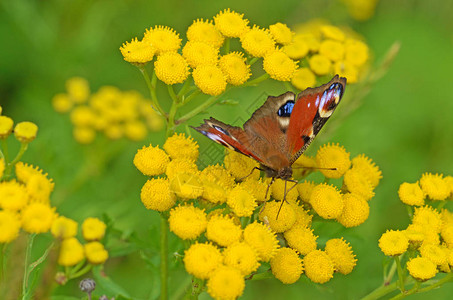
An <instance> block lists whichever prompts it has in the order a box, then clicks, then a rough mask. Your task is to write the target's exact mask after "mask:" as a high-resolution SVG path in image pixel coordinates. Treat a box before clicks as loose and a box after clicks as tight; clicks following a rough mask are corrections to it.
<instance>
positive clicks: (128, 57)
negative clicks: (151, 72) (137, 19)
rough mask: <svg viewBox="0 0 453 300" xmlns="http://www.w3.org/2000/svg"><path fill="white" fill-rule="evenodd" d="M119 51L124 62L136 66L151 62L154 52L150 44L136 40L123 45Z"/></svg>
mask: <svg viewBox="0 0 453 300" xmlns="http://www.w3.org/2000/svg"><path fill="white" fill-rule="evenodd" d="M120 51H121V54H122V55H123V58H124V60H125V61H127V62H130V63H137V64H144V63H147V62H149V61H152V60H153V58H154V54H155V52H156V50H155V49H154V47H153V46H152V45H151V43H149V42H144V41H138V40H137V38H134V39H132V41H131V42H126V43H123V45H122V46H121V47H120Z"/></svg>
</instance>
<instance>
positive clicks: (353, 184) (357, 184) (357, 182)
mask: <svg viewBox="0 0 453 300" xmlns="http://www.w3.org/2000/svg"><path fill="white" fill-rule="evenodd" d="M343 184H344V185H345V186H346V188H347V190H348V191H349V192H351V193H354V194H357V195H359V196H361V197H362V198H363V199H365V200H367V201H368V200H370V199H371V198H373V197H374V192H373V186H372V185H371V183H370V181H369V180H368V179H367V178H366V177H364V176H363V175H362V173H361V172H360V171H359V170H357V169H354V168H352V169H349V170H348V171H346V173H345V174H344V177H343Z"/></svg>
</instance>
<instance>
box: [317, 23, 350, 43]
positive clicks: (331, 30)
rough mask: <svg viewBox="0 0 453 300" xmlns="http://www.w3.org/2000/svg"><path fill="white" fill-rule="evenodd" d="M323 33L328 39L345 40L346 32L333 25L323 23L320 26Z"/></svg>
mask: <svg viewBox="0 0 453 300" xmlns="http://www.w3.org/2000/svg"><path fill="white" fill-rule="evenodd" d="M320 30H321V34H322V35H323V36H324V37H325V38H326V39H332V40H337V41H340V42H342V41H344V38H345V34H344V32H343V31H342V30H341V29H340V28H338V27H336V26H332V25H323V26H321V28H320Z"/></svg>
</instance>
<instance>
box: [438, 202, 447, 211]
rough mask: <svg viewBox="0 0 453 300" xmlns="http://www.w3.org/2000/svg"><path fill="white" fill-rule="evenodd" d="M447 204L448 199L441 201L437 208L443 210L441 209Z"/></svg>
mask: <svg viewBox="0 0 453 300" xmlns="http://www.w3.org/2000/svg"><path fill="white" fill-rule="evenodd" d="M445 204H447V201H446V200H444V201H441V202H440V203H439V205H437V209H438V210H441V209H442V208H443V207H444V206H445Z"/></svg>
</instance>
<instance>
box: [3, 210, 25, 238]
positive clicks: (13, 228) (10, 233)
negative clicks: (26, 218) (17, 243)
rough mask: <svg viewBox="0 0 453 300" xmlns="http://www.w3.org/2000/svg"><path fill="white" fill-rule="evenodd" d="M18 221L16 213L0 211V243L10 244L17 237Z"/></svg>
mask: <svg viewBox="0 0 453 300" xmlns="http://www.w3.org/2000/svg"><path fill="white" fill-rule="evenodd" d="M20 225H21V224H20V219H19V216H18V215H17V213H15V212H13V211H10V210H0V243H10V242H12V241H14V240H15V239H16V238H17V237H18V236H19V231H20Z"/></svg>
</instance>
